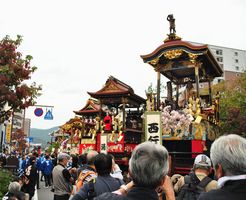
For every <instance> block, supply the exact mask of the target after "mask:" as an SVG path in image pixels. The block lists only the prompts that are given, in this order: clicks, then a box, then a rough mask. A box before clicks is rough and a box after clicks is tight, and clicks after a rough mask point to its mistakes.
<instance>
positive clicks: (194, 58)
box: [188, 53, 198, 63]
mask: <svg viewBox="0 0 246 200" xmlns="http://www.w3.org/2000/svg"><path fill="white" fill-rule="evenodd" d="M188 55H189V58H190V61H191V63H195V62H196V59H197V57H198V55H196V54H193V53H189V54H188Z"/></svg>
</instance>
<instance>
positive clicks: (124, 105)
mask: <svg viewBox="0 0 246 200" xmlns="http://www.w3.org/2000/svg"><path fill="white" fill-rule="evenodd" d="M122 111H123V132H125V128H126V99H125V98H122Z"/></svg>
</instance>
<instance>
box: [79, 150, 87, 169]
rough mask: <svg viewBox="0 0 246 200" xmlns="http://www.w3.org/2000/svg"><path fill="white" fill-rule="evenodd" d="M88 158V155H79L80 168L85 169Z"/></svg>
mask: <svg viewBox="0 0 246 200" xmlns="http://www.w3.org/2000/svg"><path fill="white" fill-rule="evenodd" d="M86 156H87V153H83V154H81V155H79V160H78V165H79V168H81V167H83V166H84V165H86V162H87V161H86Z"/></svg>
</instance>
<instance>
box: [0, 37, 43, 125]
mask: <svg viewBox="0 0 246 200" xmlns="http://www.w3.org/2000/svg"><path fill="white" fill-rule="evenodd" d="M21 42H22V37H21V36H19V35H18V36H17V39H16V40H12V39H10V37H9V36H6V37H4V38H3V39H2V40H1V41H0V123H1V122H3V121H4V120H5V119H8V118H9V116H10V115H11V111H15V110H20V109H24V108H27V107H28V106H31V105H34V104H35V99H36V98H37V97H38V96H39V95H40V91H41V90H42V88H41V86H40V85H36V83H35V82H33V83H31V84H27V80H29V79H31V74H32V73H34V71H36V69H37V67H35V66H31V64H30V62H31V60H32V56H30V55H27V56H26V57H25V58H23V57H22V54H21V53H20V52H19V51H18V50H17V48H18V47H19V46H20V44H21ZM6 105H7V106H8V109H5V107H6Z"/></svg>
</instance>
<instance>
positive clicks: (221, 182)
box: [199, 134, 246, 200]
mask: <svg viewBox="0 0 246 200" xmlns="http://www.w3.org/2000/svg"><path fill="white" fill-rule="evenodd" d="M245 155H246V139H245V138H243V137H241V136H239V135H235V134H230V135H224V136H221V137H219V138H218V139H216V140H215V141H214V142H213V144H212V146H211V149H210V157H211V160H212V163H213V166H214V170H215V176H216V177H217V178H218V187H219V189H217V190H212V191H210V192H207V193H203V194H201V195H200V197H199V200H210V199H211V200H224V199H235V200H243V199H246V159H245Z"/></svg>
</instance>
